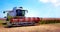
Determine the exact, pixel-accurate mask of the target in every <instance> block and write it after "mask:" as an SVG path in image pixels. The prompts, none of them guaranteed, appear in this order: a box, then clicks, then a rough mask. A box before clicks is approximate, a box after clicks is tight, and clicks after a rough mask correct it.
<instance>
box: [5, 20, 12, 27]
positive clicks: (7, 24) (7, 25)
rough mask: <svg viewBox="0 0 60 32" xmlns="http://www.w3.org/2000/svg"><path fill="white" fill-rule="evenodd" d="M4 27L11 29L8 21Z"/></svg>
mask: <svg viewBox="0 0 60 32" xmlns="http://www.w3.org/2000/svg"><path fill="white" fill-rule="evenodd" d="M4 27H5V28H11V27H12V24H11V23H10V22H9V21H7V22H6V25H5V26H4Z"/></svg>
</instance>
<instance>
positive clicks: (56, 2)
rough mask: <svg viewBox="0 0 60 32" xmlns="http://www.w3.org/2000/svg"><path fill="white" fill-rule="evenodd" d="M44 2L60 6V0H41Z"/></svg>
mask: <svg viewBox="0 0 60 32" xmlns="http://www.w3.org/2000/svg"><path fill="white" fill-rule="evenodd" d="M39 1H40V2H42V3H51V4H53V5H54V6H56V7H57V6H60V0H39Z"/></svg>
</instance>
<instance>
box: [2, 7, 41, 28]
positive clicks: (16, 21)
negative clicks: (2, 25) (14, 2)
mask: <svg viewBox="0 0 60 32" xmlns="http://www.w3.org/2000/svg"><path fill="white" fill-rule="evenodd" d="M5 12H7V17H6V25H7V26H6V27H12V26H27V25H35V24H36V23H38V22H39V21H40V18H39V17H25V13H26V12H28V11H27V10H24V9H23V7H14V8H13V10H11V11H9V10H8V11H4V12H3V13H5Z"/></svg>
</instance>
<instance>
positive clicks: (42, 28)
mask: <svg viewBox="0 0 60 32" xmlns="http://www.w3.org/2000/svg"><path fill="white" fill-rule="evenodd" d="M1 23H3V21H1V20H0V32H60V23H53V24H39V25H36V26H23V27H12V28H4V27H3V25H2V24H1Z"/></svg>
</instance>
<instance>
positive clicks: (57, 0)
mask: <svg viewBox="0 0 60 32" xmlns="http://www.w3.org/2000/svg"><path fill="white" fill-rule="evenodd" d="M20 6H22V7H23V8H24V9H26V10H28V13H26V17H42V18H60V0H0V18H3V17H5V16H6V14H3V11H6V10H12V9H13V7H20Z"/></svg>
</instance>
